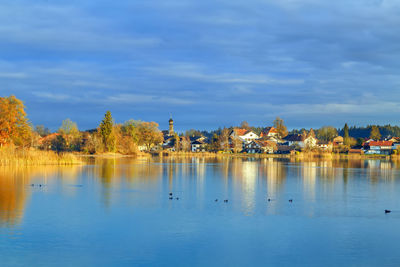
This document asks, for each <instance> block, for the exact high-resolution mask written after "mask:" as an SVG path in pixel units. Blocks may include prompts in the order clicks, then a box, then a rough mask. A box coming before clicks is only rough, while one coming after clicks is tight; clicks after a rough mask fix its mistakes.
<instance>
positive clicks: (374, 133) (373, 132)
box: [369, 125, 381, 140]
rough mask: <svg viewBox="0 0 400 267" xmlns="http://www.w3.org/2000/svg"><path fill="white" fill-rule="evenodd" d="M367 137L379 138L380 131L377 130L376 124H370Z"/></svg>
mask: <svg viewBox="0 0 400 267" xmlns="http://www.w3.org/2000/svg"><path fill="white" fill-rule="evenodd" d="M369 138H371V139H374V140H380V139H381V133H380V132H379V128H378V126H376V125H373V126H372V128H371V133H370V136H369Z"/></svg>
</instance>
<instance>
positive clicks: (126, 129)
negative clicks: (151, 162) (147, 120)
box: [121, 120, 142, 144]
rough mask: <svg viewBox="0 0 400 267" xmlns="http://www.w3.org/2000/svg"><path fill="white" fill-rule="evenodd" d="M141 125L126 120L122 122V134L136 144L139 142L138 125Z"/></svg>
mask: <svg viewBox="0 0 400 267" xmlns="http://www.w3.org/2000/svg"><path fill="white" fill-rule="evenodd" d="M141 123H142V122H141V121H136V120H128V121H126V122H124V124H123V125H122V126H121V130H122V133H123V134H124V135H126V136H129V137H130V138H132V141H133V142H134V143H136V144H137V143H138V142H139V129H138V125H140V124H141Z"/></svg>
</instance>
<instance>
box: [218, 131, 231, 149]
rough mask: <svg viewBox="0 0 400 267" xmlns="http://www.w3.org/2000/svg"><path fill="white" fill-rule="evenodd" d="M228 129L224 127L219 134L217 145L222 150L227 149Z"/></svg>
mask: <svg viewBox="0 0 400 267" xmlns="http://www.w3.org/2000/svg"><path fill="white" fill-rule="evenodd" d="M229 132H230V131H229V129H228V128H224V129H222V131H221V134H220V135H219V139H218V142H219V147H220V149H222V150H224V151H228V150H229Z"/></svg>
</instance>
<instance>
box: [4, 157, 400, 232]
mask: <svg viewBox="0 0 400 267" xmlns="http://www.w3.org/2000/svg"><path fill="white" fill-rule="evenodd" d="M399 167H400V166H399V162H398V161H387V160H360V159H358V160H307V159H304V160H299V159H275V158H265V159H251V158H227V157H224V158H219V157H215V158H198V157H187V158H182V157H167V158H140V159H128V158H122V159H99V158H94V159H90V160H88V165H85V166H64V167H57V166H46V167H44V166H42V167H35V168H34V167H29V168H28V167H25V168H15V167H2V168H0V224H1V226H6V227H11V226H14V225H17V224H20V223H21V222H22V221H23V218H24V213H25V210H26V207H27V206H28V205H27V204H28V203H29V202H30V201H31V199H32V196H33V195H35V194H38V195H39V194H47V193H49V194H59V195H60V197H66V198H79V197H80V195H79V192H82V191H84V192H85V194H93V196H90V197H94V198H96V199H100V203H101V205H102V206H103V207H105V208H107V209H112V208H113V206H114V205H115V206H116V205H120V203H121V201H120V200H121V198H125V199H124V200H127V201H128V202H129V201H130V202H129V203H131V201H132V199H135V201H137V202H140V203H142V204H143V205H145V204H146V203H151V205H153V206H157V205H164V204H163V203H165V201H168V200H166V199H167V197H166V196H167V195H168V193H169V192H176V194H179V195H180V196H181V197H184V198H183V201H181V202H182V203H191V204H190V205H195V206H191V207H189V208H199V209H206V207H207V205H206V203H209V202H210V201H213V200H214V199H215V198H220V199H222V198H230V200H231V202H230V203H232V204H231V205H232V207H233V208H234V209H237V210H240V212H243V213H244V214H246V215H251V214H254V213H256V212H259V211H260V212H266V214H281V213H282V212H283V210H284V209H285V207H286V206H285V205H286V204H287V198H289V197H292V196H293V195H295V196H296V197H297V198H299V199H300V201H303V202H304V203H307V205H308V206H304V207H303V210H304V214H306V215H308V216H314V215H315V214H317V211H318V206H317V204H316V203H317V202H321V201H322V202H324V203H328V202H332V203H333V202H334V201H337V200H338V199H339V200H341V201H343V202H344V203H347V199H348V198H349V197H351V196H354V195H362V196H365V195H367V194H368V192H372V193H373V194H377V192H378V190H381V188H382V186H386V185H387V186H391V188H394V187H395V186H397V184H398V181H397V177H398V176H399ZM31 184H35V185H37V184H42V185H44V186H43V187H41V188H38V187H37V186H30V185H31ZM360 185H361V186H362V187H363V188H364V190H365V191H357V190H358V188H357V187H359V186H360ZM79 188H82V189H79ZM391 190H394V189H391ZM124 192H134V193H130V194H126V195H124ZM138 192H144V193H145V194H139V193H138ZM96 194H98V195H96ZM129 198H130V199H129ZM267 198H270V199H272V200H273V201H271V202H270V203H269V204H268V206H267V205H266V200H267ZM118 201H119V202H118ZM185 201H186V202H185ZM168 203H171V202H168ZM169 205H172V204H169ZM187 205H189V204H187ZM332 205H333V204H332ZM335 205H336V204H335ZM330 208H331V209H335V208H336V207H334V206H333V207H330Z"/></svg>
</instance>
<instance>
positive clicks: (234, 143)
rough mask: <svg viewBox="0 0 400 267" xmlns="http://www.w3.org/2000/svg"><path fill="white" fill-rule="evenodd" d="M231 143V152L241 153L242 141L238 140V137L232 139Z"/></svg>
mask: <svg viewBox="0 0 400 267" xmlns="http://www.w3.org/2000/svg"><path fill="white" fill-rule="evenodd" d="M231 142H232V148H233V152H235V153H238V152H240V151H242V149H243V142H242V140H240V138H239V137H232V139H231Z"/></svg>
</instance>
